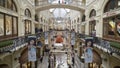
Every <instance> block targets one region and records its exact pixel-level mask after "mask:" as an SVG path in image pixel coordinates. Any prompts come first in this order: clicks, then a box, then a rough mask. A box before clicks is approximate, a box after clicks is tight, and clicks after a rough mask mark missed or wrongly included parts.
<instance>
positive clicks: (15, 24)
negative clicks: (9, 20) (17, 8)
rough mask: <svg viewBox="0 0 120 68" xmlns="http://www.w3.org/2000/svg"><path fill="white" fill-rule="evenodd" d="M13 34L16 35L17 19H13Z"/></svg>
mask: <svg viewBox="0 0 120 68" xmlns="http://www.w3.org/2000/svg"><path fill="white" fill-rule="evenodd" d="M13 34H17V18H16V17H13Z"/></svg>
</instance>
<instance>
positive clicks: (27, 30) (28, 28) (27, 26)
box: [25, 20, 31, 34]
mask: <svg viewBox="0 0 120 68" xmlns="http://www.w3.org/2000/svg"><path fill="white" fill-rule="evenodd" d="M25 34H31V21H30V20H25Z"/></svg>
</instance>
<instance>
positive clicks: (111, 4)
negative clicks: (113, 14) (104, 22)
mask: <svg viewBox="0 0 120 68" xmlns="http://www.w3.org/2000/svg"><path fill="white" fill-rule="evenodd" d="M118 7H120V0H109V1H108V3H107V4H106V6H105V9H104V13H105V12H108V11H110V10H114V9H115V8H118Z"/></svg>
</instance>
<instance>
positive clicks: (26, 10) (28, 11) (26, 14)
mask: <svg viewBox="0 0 120 68" xmlns="http://www.w3.org/2000/svg"><path fill="white" fill-rule="evenodd" d="M25 16H27V17H31V13H30V10H29V9H25Z"/></svg>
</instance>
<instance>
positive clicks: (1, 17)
mask: <svg viewBox="0 0 120 68" xmlns="http://www.w3.org/2000/svg"><path fill="white" fill-rule="evenodd" d="M3 35H4V14H0V36H3Z"/></svg>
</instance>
